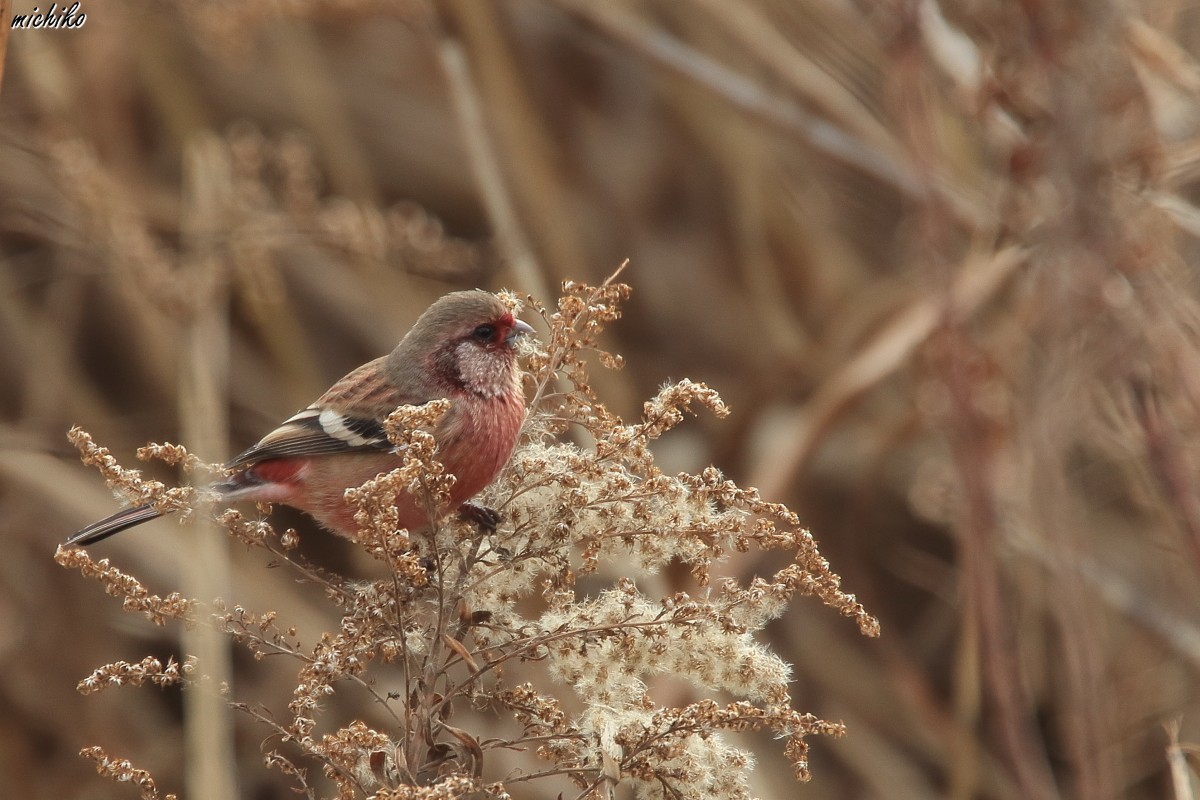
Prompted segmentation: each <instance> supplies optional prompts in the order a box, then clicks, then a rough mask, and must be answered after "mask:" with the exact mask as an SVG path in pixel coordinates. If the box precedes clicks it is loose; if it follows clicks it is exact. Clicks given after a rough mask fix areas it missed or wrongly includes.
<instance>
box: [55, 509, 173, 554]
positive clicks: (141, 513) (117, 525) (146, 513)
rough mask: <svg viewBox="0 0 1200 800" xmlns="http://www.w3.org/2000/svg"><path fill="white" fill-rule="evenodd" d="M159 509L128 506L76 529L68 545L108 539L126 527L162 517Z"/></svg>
mask: <svg viewBox="0 0 1200 800" xmlns="http://www.w3.org/2000/svg"><path fill="white" fill-rule="evenodd" d="M161 516H162V514H160V513H159V512H158V511H155V510H154V506H152V505H144V506H134V507H133V508H126V509H122V510H121V511H118V512H117V513H115V514H113V515H112V516H111V517H107V518H105V519H102V520H100V521H99V522H93V523H92V524H91V525H88V526H87V527H86V528H83V529H82V530H79V531H76V532H75V533H74V534H73V535H72V536H71V538H70V539H67V545H68V546H70V545H87V544H92V543H93V542H98V541H100V540H101V539H107V538H108V537H109V536H112V535H113V534H115V533H120V532H121V531H123V530H125V529H126V528H132V527H133V526H134V525H141V524H142V523H143V522H146V521H148V520H152V519H154V518H155V517H161Z"/></svg>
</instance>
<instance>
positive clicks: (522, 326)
mask: <svg viewBox="0 0 1200 800" xmlns="http://www.w3.org/2000/svg"><path fill="white" fill-rule="evenodd" d="M527 333H533V326H532V325H530V324H529V323H528V322H522V321H521V320H519V319H518V320H515V321H514V322H513V326H512V328H511V329H509V331H508V336H505V337H504V343H505V344H512V343H513V340H515V339H516V338H517V337H518V336H524V335H525V334H527Z"/></svg>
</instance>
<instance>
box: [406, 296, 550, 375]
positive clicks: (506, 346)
mask: <svg viewBox="0 0 1200 800" xmlns="http://www.w3.org/2000/svg"><path fill="white" fill-rule="evenodd" d="M532 332H533V328H531V327H530V326H529V325H528V324H527V323H525V322H522V321H521V320H519V319H517V318H515V317H514V316H513V314H512V311H510V310H509V309H508V307H507V306H505V305H504V304H503V303H501V302H500V299H499V298H498V297H496V295H494V294H491V293H489V292H484V291H479V290H475V291H467V292H453V293H451V294H448V295H446V296H445V297H442V298H441V299H439V300H438V301H436V302H435V303H434V304H433V305H431V306H430V307H429V308H428V309H427V310H426V311H425V313H424V314H422V315H421V316H420V318H418V319H417V321H416V324H414V325H413V327H412V330H410V331H409V332H408V335H407V336H405V337H404V339H403V340H402V341H401V342H400V344H399V345H398V346H397V347H396V349H395V350H394V351H393V352H392V355H391V356H390V357H389V367H390V368H391V369H392V371H393V374H396V373H397V372H398V373H400V375H401V376H403V377H404V378H408V377H410V376H412V371H413V370H414V369H417V371H418V372H419V373H421V376H420V377H421V378H422V379H423V380H428V381H429V382H431V383H432V384H434V386H435V387H436V390H440V391H439V392H438V393H441V392H453V391H456V390H457V391H469V392H471V393H473V394H477V395H481V396H484V397H495V396H498V395H500V394H503V393H505V392H509V391H513V389H514V387H519V385H520V384H519V373H518V372H517V364H516V339H517V337H519V336H523V335H524V334H527V333H532ZM429 388H432V387H429Z"/></svg>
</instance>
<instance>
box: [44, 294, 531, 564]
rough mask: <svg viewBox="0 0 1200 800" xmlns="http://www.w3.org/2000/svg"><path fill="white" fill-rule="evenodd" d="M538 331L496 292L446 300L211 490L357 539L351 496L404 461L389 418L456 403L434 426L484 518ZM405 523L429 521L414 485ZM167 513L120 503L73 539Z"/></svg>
mask: <svg viewBox="0 0 1200 800" xmlns="http://www.w3.org/2000/svg"><path fill="white" fill-rule="evenodd" d="M532 332H533V328H532V327H531V326H530V325H529V324H528V323H526V322H523V321H522V320H520V319H517V318H515V317H514V316H513V314H512V312H511V311H510V310H509V309H508V307H507V306H505V305H504V304H503V303H502V302H501V301H500V298H499V297H497V296H496V295H494V294H491V293H490V292H485V291H482V290H478V289H476V290H471V291H461V292H452V293H450V294H447V295H445V296H443V297H441V298H440V299H438V300H436V301H435V302H434V303H433V304H432V305H431V306H429V308H428V309H426V310H425V312H424V313H422V314H421V316H420V317H419V318H418V319H417V321H416V322H415V323H414V324H413V326H412V328H411V329H410V330H409V331H408V333H407V334H405V336H404V338H403V339H401V340H400V343H399V344H397V345H396V347H395V349H393V350H392V352H391V353H389V354H388V355H386V356H382V357H380V358H377V359H375V360H373V361H369V362H367V363H366V364H363V365H362V366H361V367H358V368H357V369H355V370H353V371H351V372H350V373H349V374H347V375H346V376H345V377H343V378H342V379H341V380H339V381H337V382H336V383H334V384H333V386H331V387H330V388H329V390H328V391H326V392H325V393H324V394H323V395H321V396H320V397H319V398H318V399H317V400H316V401H315V402H314V403H312V404H311V405H309V406H308V407H306V408H303V409H301V410H300V411H298V412H297V413H295V414H293V415H292V416H291V417H290V418H288V419H287V420H285V421H284V422H283V423H282V424H281V425H280V426H279V427H277V428H275V429H274V430H273V431H271V432H270V433H268V434H267V435H266V436H264V437H263V438H262V439H260V440H259V441H258V443H257V444H255V445H253V446H252V447H250V448H249V449H248V450H246V451H245V452H243V453H242V454H241V455H239V456H237V457H236V458H234V459H233V460H232V461H230V462H228V463H227V464H226V465H225V468H226V471H227V472H228V473H230V474H229V475H228V477H227V478H226V479H224V480H222V481H220V482H218V483H214V484H213V485H212V486H210V487H209V488H211V489H213V490H214V491H216V492H217V494H218V495H219V497H220V499H221V501H222V502H234V501H241V500H245V501H251V502H267V503H280V504H282V505H287V506H291V507H293V508H297V509H299V510H301V511H303V512H305V513H307V514H308V515H309V516H311V517H313V518H314V519H315V520H316V521H317V522H318V523H319V524H320V525H321V526H322V527H324V528H326V529H327V530H329V531H331V532H333V533H335V534H338V535H340V536H344V537H346V538H349V539H355V538H356V534H357V531H358V528H357V525H356V523H355V521H354V510H355V509H354V508H353V507H352V506H351V504H349V503H348V502H347V501H346V499H345V497H344V493H345V491H346V490H347V489H350V488H354V487H357V486H361V485H362V484H363V483H365V482H367V481H368V480H370V479H371V478H374V477H376V476H377V475H379V474H381V473H384V472H387V471H389V470H392V469H395V468H396V467H399V466H400V465H401V463H402V456H401V454H400V453H398V452H397V450H396V448H395V446H394V445H393V444H392V443H391V442H390V441H389V440H388V437H387V434H386V432H385V431H384V421H385V420H386V419H387V417H388V415H389V414H390V413H391V412H392V411H394V410H395V409H396V408H397V407H399V406H402V405H414V406H415V405H422V404H425V403H428V402H431V401H433V400H438V399H446V400H449V401H450V406H449V410H448V411H447V412H446V414H445V415H444V416H443V417H442V418H441V421H440V422H439V423H438V424H437V425H436V427H435V428H434V430H433V431H432V433H433V436H434V439H435V441H436V442H437V457H438V459H439V460H440V461H441V462H442V464H443V465H444V466H445V467H446V470H447V471H448V472H450V473H451V474H453V475H454V476H455V478H456V481H455V483H454V485H453V487H452V489H451V492H450V503H451V506H450V507H451V508H459V509H460V510H461V511H462V512H463V513H464V515H465V516H467V517H468V518H470V519H475V520H476V521H479V522H481V524H490V525H492V526H494V525H495V523H496V521H497V519H496V517H495V515H494V512H490V510H488V509H483V508H482V507H479V506H475V505H473V504H471V503H468V501H469V500H470V499H471V498H472V497H474V496H475V495H476V494H477V493H478V492H479V491H481V490H482V489H483V488H484V487H485V486H487V485H488V484H489V483H491V481H492V480H493V479H494V478H495V477H496V475H497V474H498V473H499V472H500V470H501V469H502V468H503V467H504V465H505V464H506V463H507V462H508V460H509V458H510V457H511V455H512V452H513V449H514V447H515V446H516V442H517V437H518V435H519V433H520V430H521V425H522V423H523V422H524V419H525V398H524V393H523V390H522V386H521V377H522V375H521V370H520V366H519V365H518V363H517V351H516V342H517V339H518V337H521V336H524V335H527V334H530V333H532ZM396 504H397V511H398V520H399V524H400V526H401V527H405V528H409V529H412V530H416V529H418V528H422V527H425V526H427V525H428V524H429V516H428V512H427V510H426V509H425V508H424V507H423V506H421V505H419V504H418V503H417V501H416V500H415V499H414V498H412V497H411V496H410V495H409V494H408V493H402V494H401V495H400V497H399V498H397V501H396ZM159 516H162V514H161V512H159V511H157V510H156V509H155V508H154V506H153V505H149V504H147V505H141V506H134V507H130V508H126V509H123V510H121V511H118V512H117V513H115V514H113V515H112V516H110V517H107V518H106V519H103V520H100V521H99V522H95V523H93V524H91V525H88V526H87V527H85V528H82V529H81V530H79V531H77V532H76V533H75V534H73V535H72V536H70V537H69V538H68V539H67V542H66V544H67V545H68V546H83V545H89V544H93V543H95V542H98V541H100V540H102V539H106V538H108V537H109V536H112V535H114V534H117V533H120V532H121V531H123V530H126V529H127V528H131V527H133V526H135V525H140V524H141V523H143V522H146V521H148V520H151V519H154V518H156V517H159Z"/></svg>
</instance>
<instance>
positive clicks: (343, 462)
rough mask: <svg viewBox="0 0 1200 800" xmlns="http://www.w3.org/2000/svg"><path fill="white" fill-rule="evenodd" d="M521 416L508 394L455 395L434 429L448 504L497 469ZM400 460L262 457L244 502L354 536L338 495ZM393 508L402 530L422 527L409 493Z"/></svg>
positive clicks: (474, 490)
mask: <svg viewBox="0 0 1200 800" xmlns="http://www.w3.org/2000/svg"><path fill="white" fill-rule="evenodd" d="M524 419H525V406H524V403H523V399H522V397H521V396H520V395H519V394H516V393H509V394H503V395H500V396H498V397H489V398H484V397H478V396H476V395H466V396H461V397H457V398H455V400H454V405H453V407H452V409H451V411H450V412H449V414H448V415H447V417H446V419H445V420H443V423H442V425H441V426H440V428H439V430H438V431H437V432H436V435H437V439H438V458H439V459H440V460H441V462H442V464H444V465H445V467H446V470H447V471H448V472H450V473H451V474H452V475H454V477H455V479H456V481H455V484H454V488H453V489H452V490H451V493H450V507H451V509H454V508H457V507H458V506H460V505H462V504H463V503H465V502H466V501H468V500H470V499H471V498H472V497H474V496H475V495H476V494H478V493H479V492H480V491H481V490H482V489H483V488H484V487H485V486H487V485H488V484H489V483H491V482H492V480H493V479H495V477H496V475H497V474H498V473H499V472H500V470H501V469H503V468H504V465H505V464H506V463H507V462H508V459H509V458H510V457H511V456H512V451H513V448H514V447H515V445H516V442H517V436H518V435H519V434H520V431H521V423H522V422H523V421H524ZM400 463H401V461H400V459H399V457H398V456H396V455H395V454H391V453H383V452H378V451H376V452H374V453H370V454H342V455H331V456H323V457H315V458H306V459H274V460H271V461H265V462H262V463H260V464H258V465H255V467H254V468H253V469H254V470H255V471H256V472H257V473H260V474H261V473H267V474H269V476H270V477H269V479H270V481H271V483H269V484H267V485H264V486H262V487H261V489H260V491H259V492H258V493H256V494H255V496H247V498H246V499H261V500H269V501H273V502H281V503H285V504H287V505H290V506H293V507H295V508H298V509H300V510H302V511H305V512H307V513H309V514H311V515H312V516H313V517H315V518H316V519H317V521H318V522H320V523H321V524H322V525H324V526H325V527H326V528H329V529H330V530H332V531H334V532H335V533H338V534H341V535H343V536H347V537H349V538H354V537H355V535H356V533H357V525H356V523H355V522H354V509H353V508H352V507H351V506H350V504H348V503H347V502H346V501H345V498H344V497H343V493H344V492H345V490H346V489H349V488H353V487H356V486H360V485H362V484H363V483H365V482H366V481H368V480H370V479H371V478H373V477H375V476H376V475H378V474H379V473H381V472H386V471H387V470H390V469H394V468H396V467H398V466H400ZM276 473H277V474H276ZM263 477H267V475H264V476H263ZM276 480H277V482H276ZM396 506H397V511H398V512H399V522H400V525H401V526H402V527H405V528H409V529H410V530H417V529H419V528H423V527H425V526H427V525H428V524H429V517H428V514H427V513H426V511H425V509H424V508H423V507H420V506H418V504H417V502H416V501H415V500H414V499H413V498H412V497H411V496H410V495H407V494H404V495H401V497H400V498H399V499H398V500H397V503H396Z"/></svg>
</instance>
